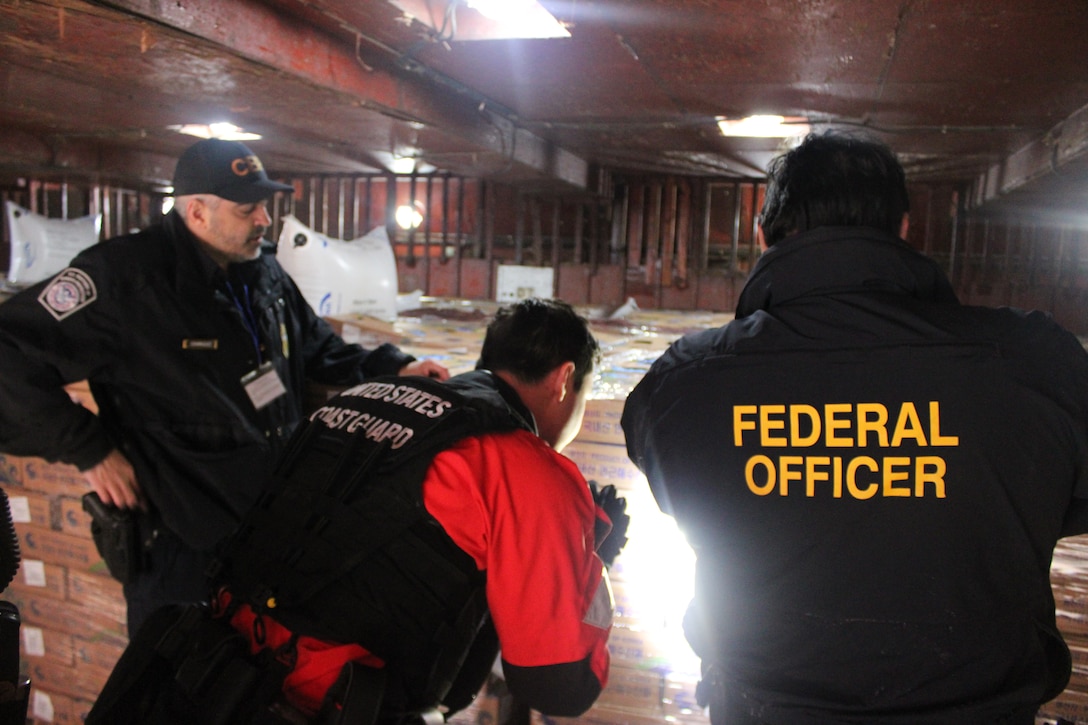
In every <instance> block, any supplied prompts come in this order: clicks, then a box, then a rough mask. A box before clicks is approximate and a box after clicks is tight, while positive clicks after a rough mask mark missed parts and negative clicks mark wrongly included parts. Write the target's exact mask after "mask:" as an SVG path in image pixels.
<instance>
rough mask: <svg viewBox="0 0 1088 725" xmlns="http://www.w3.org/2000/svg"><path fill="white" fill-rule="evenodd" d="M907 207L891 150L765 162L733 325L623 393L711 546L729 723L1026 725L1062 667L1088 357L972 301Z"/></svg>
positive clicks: (695, 644)
mask: <svg viewBox="0 0 1088 725" xmlns="http://www.w3.org/2000/svg"><path fill="white" fill-rule="evenodd" d="M907 211H908V199H907V189H906V184H905V180H904V173H903V170H902V167H901V166H900V165H899V163H898V161H897V160H896V159H895V157H894V155H893V154H892V153H891V152H890V151H889V150H888V149H887V148H886V147H884V146H883V145H881V144H879V143H876V142H872V141H869V140H865V139H861V138H853V137H849V136H844V135H836V134H827V135H815V136H810V137H808V138H806V139H805V140H804V142H803V143H801V145H800V146H799V147H797V148H795V149H793V150H792V151H789V152H788V153H786V154H784V155H783V156H781V157H779V158H778V159H776V160H775V161H774V162H773V163H772V165H771V167H770V175H769V180H768V187H767V194H766V201H765V203H764V206H763V210H762V215H761V219H760V224H761V229H760V232H761V234H762V237H763V240H764V244H765V245H766V246H765V250H766V251H765V253H764V254H763V255H762V257H761V258H760V259H759V261H758V263H757V264H756V266H755V268H754V269H753V271H752V274H751V276H750V277H749V279H748V282H747V284H746V285H745V288H744V290H743V292H742V294H741V297H740V300H739V302H738V305H737V315H736V320H735V321H734V322H732V323H730V324H728V325H726V326H725V327H722V328H720V329H717V330H712V331H707V332H703V333H697V334H694V335H691V336H687V337H684V338H682V339H680V340H678V341H677V342H675V343H674V344H673V345H672V346H671V348H670V349H669V350H668V352H666V354H664V355H663V356H662V357H661V358H660V359H659V360H658V361H657V362H656V363H655V364H654V365H653V367H652V369H651V370H650V372H649V374H648V375H647V376H646V377H645V378H644V379H643V380H642V381H641V382H640V384H639V385H638V386H637V387H636V389H635V390H634V391H633V392H632V394H631V395H630V397H629V398H628V400H627V403H626V407H625V410H624V414H623V419H622V423H623V428H624V431H625V434H626V437H627V448H628V452H629V454H630V456H631V458H632V460H633V461H634V462H635V463H636V464H637V465H638V466H639V467H640V468H641V469H642V470H643V471H644V472H645V473H646V475H647V478H648V479H649V482H650V486H651V488H652V490H653V492H654V495H655V497H656V498H657V501H658V503H659V504H660V506H661V508H662V509H663V510H664V511H665V512H667V513H669V514H671V515H673V516H674V517H675V518H676V520H677V521H678V523H679V525H680V527H681V528H682V529H683V530H684V531H685V533H686V535H687V537H688V539H689V541H690V542H691V544H692V546H693V548H694V549H695V551H696V554H697V557H698V564H697V574H696V586H695V592H696V594H695V598H694V600H693V602H692V604H691V607H690V608H689V610H688V613H687V616H686V618H685V633H686V636H687V638H688V640H689V642H690V643H691V645H692V648H693V649H694V650H695V652H696V653H697V654H698V655H699V656H700V657H701V659H702V662H703V671H704V674H703V681H702V683H701V685H700V694H701V698H702V699H703V700H704V701H705V702H708V703H709V706H710V715H711V721H712V722H713V723H715V725H720V724H723V723H729V725H737V724H744V725H747V724H751V723H766V724H767V725H778V724H779V723H788V725H809V724H817V723H819V724H820V725H823V724H826V723H904V724H905V723H911V724H912V725H917V724H919V723H933V724H937V723H941V724H944V723H973V724H974V723H1011V724H1014V725H1030V724H1031V723H1033V722H1034V714H1035V712H1036V710H1037V708H1038V706H1039V705H1040V704H1041V703H1043V702H1046V701H1047V700H1049V699H1051V698H1053V697H1054V696H1055V695H1057V694H1058V693H1060V692H1061V691H1062V689H1063V688H1064V686H1065V684H1066V682H1067V680H1068V677H1069V674H1070V658H1069V652H1068V650H1067V648H1066V646H1065V644H1064V642H1063V640H1062V637H1061V635H1060V634H1059V632H1058V630H1057V629H1056V626H1055V615H1054V601H1053V598H1052V594H1051V589H1050V581H1049V568H1050V560H1051V555H1052V552H1053V548H1054V545H1055V542H1056V541H1057V540H1058V538H1059V537H1061V536H1063V535H1069V534H1074V533H1083V532H1084V531H1086V530H1088V528H1086V527H1085V525H1084V520H1083V516H1082V513H1083V510H1084V503H1085V499H1086V498H1088V465H1086V463H1088V355H1086V354H1085V351H1084V349H1083V348H1082V347H1081V345H1080V343H1079V342H1078V341H1077V340H1076V338H1075V337H1073V336H1072V335H1071V334H1069V333H1068V332H1066V331H1064V330H1062V329H1061V328H1060V327H1059V326H1058V325H1057V324H1055V323H1054V321H1053V320H1052V319H1050V317H1049V316H1047V315H1045V314H1043V313H1039V312H1030V313H1025V312H1021V311H1016V310H1011V309H983V308H975V307H967V306H963V305H960V304H959V303H958V302H957V300H956V297H955V295H954V293H953V291H952V289H951V287H950V285H949V282H948V280H947V279H946V277H945V275H944V274H943V272H942V271H941V269H940V268H939V267H938V265H937V264H936V263H934V262H933V261H931V260H929V259H927V258H925V257H923V256H922V255H921V254H919V253H917V252H915V251H914V250H913V249H911V248H910V247H909V246H908V245H907V244H906V243H905V242H904V241H903V240H904V238H905V235H906V231H907V220H908V217H907Z"/></svg>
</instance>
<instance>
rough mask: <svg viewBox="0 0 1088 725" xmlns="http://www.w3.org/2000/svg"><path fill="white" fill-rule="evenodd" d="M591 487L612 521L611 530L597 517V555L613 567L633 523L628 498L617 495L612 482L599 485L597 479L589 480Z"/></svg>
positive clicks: (595, 498) (596, 501)
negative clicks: (629, 514) (628, 529)
mask: <svg viewBox="0 0 1088 725" xmlns="http://www.w3.org/2000/svg"><path fill="white" fill-rule="evenodd" d="M589 488H590V490H591V491H592V492H593V501H594V502H595V503H596V504H597V505H598V506H600V507H601V509H602V510H603V511H604V512H605V514H607V515H608V518H609V519H611V521H612V528H611V530H609V529H608V526H607V524H606V523H605V522H604V521H602V520H601V519H597V526H596V530H595V531H594V534H595V535H596V541H597V556H599V557H601V561H603V562H604V563H605V566H608V567H611V566H612V562H614V561H615V560H616V557H617V556H618V555H619V553H620V551H621V550H622V549H623V547H624V545H625V544H626V543H627V527H628V526H629V525H630V523H631V517H630V516H628V515H627V499H625V498H623V497H621V496H617V495H616V487H615V486H612V485H611V484H610V485H608V486H604V487H598V486H597V482H596V481H590V482H589Z"/></svg>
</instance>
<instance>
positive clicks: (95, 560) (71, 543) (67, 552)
mask: <svg viewBox="0 0 1088 725" xmlns="http://www.w3.org/2000/svg"><path fill="white" fill-rule="evenodd" d="M15 530H16V532H17V533H18V534H19V547H20V551H21V552H22V555H23V556H24V557H26V558H31V559H41V560H42V561H47V562H51V563H54V564H59V565H61V566H67V567H69V568H72V569H75V570H78V571H90V570H91V568H92V567H94V566H96V565H98V564H99V563H100V562H102V557H101V556H99V554H98V550H97V549H95V546H94V541H92V540H91V538H90V536H76V535H73V534H63V533H61V532H59V531H53V530H51V529H43V528H41V527H39V526H26V525H16V527H15Z"/></svg>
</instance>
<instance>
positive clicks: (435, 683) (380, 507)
mask: <svg viewBox="0 0 1088 725" xmlns="http://www.w3.org/2000/svg"><path fill="white" fill-rule="evenodd" d="M517 428H523V429H527V430H533V423H532V416H531V415H530V414H529V413H528V411H527V410H526V409H525V408H524V407H523V405H522V404H521V401H520V400H519V399H518V397H517V395H516V393H514V391H513V390H512V389H511V388H509V386H507V385H506V384H505V383H504V382H503V381H501V380H499V379H498V378H496V377H494V376H493V375H491V374H490V373H488V372H484V371H479V372H473V373H468V374H466V375H461V376H458V377H455V378H453V379H452V380H450V381H448V382H447V383H440V382H437V381H434V380H431V379H427V378H418V377H380V378H374V379H371V380H369V381H367V382H365V383H362V384H360V385H357V386H355V387H353V388H351V389H349V390H347V391H345V392H344V393H342V394H341V395H339V396H337V397H336V398H333V399H332V400H330V401H329V402H328V403H327V404H326V405H324V406H323V407H322V408H320V409H319V410H317V411H316V412H315V413H313V414H312V415H311V416H310V418H309V421H308V422H307V423H306V424H305V425H304V427H303V428H301V429H300V430H299V431H298V432H297V433H296V435H295V437H294V438H293V440H292V444H291V446H290V450H289V452H288V454H287V455H286V456H285V458H284V459H283V460H282V461H281V463H280V465H279V467H278V470H277V473H276V475H275V478H274V482H273V486H272V487H271V488H270V490H269V492H268V493H267V494H266V495H264V496H263V497H262V498H261V500H260V501H259V503H258V505H257V506H256V507H255V508H254V509H253V510H252V511H251V512H250V514H249V515H248V516H247V517H246V518H245V520H244V521H243V524H242V525H241V526H240V527H239V529H238V530H237V531H236V533H235V534H234V535H233V536H232V537H231V538H230V539H228V540H227V541H226V542H225V544H224V546H223V547H221V556H220V570H219V571H218V572H217V574H216V576H215V577H214V578H215V579H216V580H217V581H218V582H219V583H221V584H225V585H226V586H227V587H228V588H229V590H230V591H231V594H232V596H233V599H234V601H236V602H239V603H240V602H246V603H248V604H250V606H252V607H253V608H254V610H255V611H257V612H258V613H262V614H267V615H268V616H271V617H273V618H275V619H276V620H277V621H279V622H280V623H281V624H283V625H285V626H286V627H288V628H289V629H290V630H291V631H292V632H294V633H295V634H299V635H308V636H311V637H316V638H319V639H324V640H328V641H332V642H338V643H349V642H356V643H359V644H360V645H362V646H363V647H365V648H366V649H367V650H369V651H370V652H372V653H374V654H375V655H377V656H379V657H381V658H382V659H383V660H385V662H386V672H387V686H386V698H385V701H386V704H385V705H383V710H386V711H388V710H389V709H390V708H392V709H393V710H394V711H401V712H402V711H405V710H413V709H421V708H428V707H433V706H435V705H437V704H438V703H440V702H441V701H442V700H443V698H444V697H445V696H446V694H447V692H448V691H449V689H450V686H451V683H452V682H453V681H454V679H455V678H456V676H457V674H458V671H459V670H460V668H461V664H462V661H463V659H464V657H465V654H466V653H467V651H468V649H469V647H470V646H471V644H472V642H473V640H474V639H475V637H476V635H477V632H478V631H479V630H480V628H481V626H482V625H483V624H484V622H485V621H486V618H487V603H486V600H485V597H484V584H485V575H484V573H483V572H480V571H478V570H477V569H476V566H475V562H474V561H473V560H472V558H471V557H470V556H469V555H468V554H466V553H465V552H464V551H462V550H461V549H459V548H458V547H457V546H456V545H454V543H453V542H452V540H450V538H449V537H448V536H447V535H446V533H445V532H444V531H443V530H442V528H441V527H440V526H439V525H438V523H437V522H436V521H435V520H434V519H433V518H432V517H431V516H430V515H429V514H428V513H427V511H426V510H425V509H424V507H423V500H422V483H423V479H424V476H425V474H426V472H427V469H428V468H429V466H430V463H431V461H432V460H433V458H434V456H435V455H437V454H438V453H439V452H440V451H442V450H444V449H446V448H448V447H449V446H451V445H452V444H453V443H455V442H456V441H458V440H460V439H462V438H464V437H467V436H474V435H480V434H482V433H487V432H497V431H503V430H514V429H517ZM492 657H494V655H493V654H492Z"/></svg>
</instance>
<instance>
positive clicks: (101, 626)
mask: <svg viewBox="0 0 1088 725" xmlns="http://www.w3.org/2000/svg"><path fill="white" fill-rule="evenodd" d="M4 598H5V599H7V600H8V601H10V602H11V603H12V604H14V605H15V606H16V607H18V609H19V615H20V617H21V619H22V621H23V622H24V623H26V624H30V625H33V626H36V627H41V628H42V629H51V630H55V631H57V632H64V633H67V634H71V635H75V636H80V637H97V638H98V639H99V640H101V641H104V642H108V643H113V644H121V645H124V644H125V643H126V642H127V641H128V632H127V631H126V623H125V622H124V621H118V617H117V614H116V612H114V613H110V612H98V611H96V610H94V609H91V608H88V607H80V606H78V605H76V604H75V603H73V602H69V601H60V600H57V599H51V598H49V597H42V596H37V595H35V594H31V593H28V592H26V591H25V590H22V589H12V588H9V589H7V590H5V591H4Z"/></svg>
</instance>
